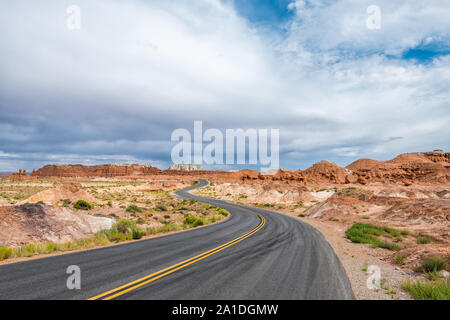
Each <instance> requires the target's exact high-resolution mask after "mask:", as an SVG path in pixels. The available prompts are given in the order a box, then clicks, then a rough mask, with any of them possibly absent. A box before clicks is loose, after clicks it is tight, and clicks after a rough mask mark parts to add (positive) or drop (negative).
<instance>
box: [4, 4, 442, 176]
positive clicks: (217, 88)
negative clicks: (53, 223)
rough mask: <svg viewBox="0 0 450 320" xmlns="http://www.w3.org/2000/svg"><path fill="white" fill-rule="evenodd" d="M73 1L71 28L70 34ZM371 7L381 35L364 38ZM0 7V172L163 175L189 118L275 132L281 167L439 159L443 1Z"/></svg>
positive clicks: (211, 124)
mask: <svg viewBox="0 0 450 320" xmlns="http://www.w3.org/2000/svg"><path fill="white" fill-rule="evenodd" d="M74 3H75V4H76V5H78V6H79V8H80V9H81V29H79V30H70V29H68V28H67V19H68V16H69V15H68V13H67V8H68V6H70V5H72V4H74ZM374 3H375V4H376V5H378V6H379V8H380V10H381V25H380V29H376V30H371V29H369V28H368V27H367V24H366V21H367V19H368V18H369V16H370V14H368V13H367V8H368V7H369V6H370V5H373V4H374ZM0 9H1V10H0V44H1V48H2V50H0V70H2V77H1V78H0V171H11V170H17V169H18V168H25V169H27V170H32V169H33V168H39V167H41V166H43V165H45V164H47V163H83V164H97V163H116V162H139V163H151V164H154V165H156V166H158V167H161V168H165V167H168V166H169V165H170V164H171V159H170V152H171V148H172V146H173V144H171V142H170V136H171V133H172V132H173V130H175V129H177V128H186V129H189V130H192V126H193V122H194V120H202V121H203V123H204V126H205V127H206V128H217V129H219V130H221V131H223V132H224V131H225V130H226V129H237V128H244V129H246V128H256V129H265V128H268V129H271V128H275V129H279V130H280V164H281V167H284V168H288V169H298V168H306V167H308V166H310V165H311V164H313V163H314V162H317V161H320V160H323V159H328V160H331V161H335V162H336V163H337V164H339V165H343V166H344V165H347V164H348V163H350V162H352V161H353V160H355V159H357V158H375V159H379V160H386V159H390V158H392V157H394V156H395V155H397V154H399V153H402V152H415V151H428V150H431V149H437V148H440V149H446V150H448V149H449V141H450V140H449V136H450V125H449V124H450V116H449V108H450V93H449V90H448V88H449V87H450V76H449V74H450V35H449V33H450V20H449V19H448V17H449V16H450V3H449V2H448V1H446V0H430V1H427V3H426V4H425V3H424V2H423V1H422V0H408V1H406V0H405V1H389V0H377V1H373V0H287V1H283V0H273V1H269V0H261V1H251V0H223V1H221V0H195V1H183V0H174V1H156V0H154V1H153V0H145V1H144V0H131V1H127V2H123V1H118V0H104V1H88V0H77V1H68V0H67V1H66V0H64V1H58V2H55V1H50V0H43V1H40V2H39V3H37V2H34V1H16V2H5V3H2V4H1V5H0ZM241 167H242V166H228V167H224V166H215V167H209V168H211V169H223V168H225V169H238V168H241Z"/></svg>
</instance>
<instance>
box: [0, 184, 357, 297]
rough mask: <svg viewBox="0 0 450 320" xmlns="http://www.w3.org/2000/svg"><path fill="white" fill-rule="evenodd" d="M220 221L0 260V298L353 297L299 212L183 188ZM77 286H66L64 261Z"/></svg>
mask: <svg viewBox="0 0 450 320" xmlns="http://www.w3.org/2000/svg"><path fill="white" fill-rule="evenodd" d="M206 184H207V181H205V180H201V181H200V184H199V185H197V186H195V187H191V188H187V189H184V190H181V191H178V192H177V195H178V196H180V197H182V198H190V199H196V200H198V201H201V202H204V203H208V204H212V205H216V206H220V207H222V208H224V209H226V210H228V211H229V212H230V213H231V217H230V218H229V219H227V220H225V221H223V222H220V223H218V224H215V225H211V226H206V227H203V228H198V229H192V230H189V231H186V232H181V233H176V234H171V235H166V236H162V237H158V238H153V239H148V240H144V241H138V242H131V243H126V244H122V245H117V246H112V247H106V248H100V249H95V250H90V251H83V252H76V253H71V254H66V255H59V256H53V257H49V258H43V259H35V260H30V261H25V262H19V263H14V264H9V265H3V266H0V284H1V285H0V299H106V300H110V299H183V300H186V299H188V300H189V299H354V295H353V292H352V289H351V286H350V283H349V280H348V278H347V275H346V273H345V271H344V269H343V267H342V265H341V263H340V261H339V259H338V258H337V257H336V255H335V253H334V251H333V250H332V248H331V247H330V245H329V244H328V243H327V242H326V241H325V239H324V238H323V236H322V235H321V234H320V233H319V232H318V231H316V230H315V229H313V228H312V227H310V226H309V225H307V224H305V223H302V222H301V221H298V220H296V219H293V218H290V217H287V216H284V215H280V214H278V213H275V212H271V211H268V210H263V209H256V208H252V207H245V206H239V205H236V204H232V203H229V202H225V201H220V200H217V199H211V198H204V197H199V196H195V195H191V194H190V193H188V191H189V190H192V189H194V188H198V187H201V186H205V185H206ZM71 265H76V266H78V267H79V268H80V270H81V289H80V290H77V289H75V290H69V289H68V288H67V284H66V282H67V279H68V277H69V276H70V274H67V273H66V271H67V268H68V267H69V266H71Z"/></svg>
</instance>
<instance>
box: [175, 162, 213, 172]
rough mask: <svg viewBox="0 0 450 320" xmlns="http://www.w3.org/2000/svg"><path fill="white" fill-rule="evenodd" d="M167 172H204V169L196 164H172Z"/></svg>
mask: <svg viewBox="0 0 450 320" xmlns="http://www.w3.org/2000/svg"><path fill="white" fill-rule="evenodd" d="M168 170H180V171H205V169H204V168H203V167H202V166H200V165H198V164H184V163H178V164H173V165H171V166H170V167H169V169H168Z"/></svg>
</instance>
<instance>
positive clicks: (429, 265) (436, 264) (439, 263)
mask: <svg viewBox="0 0 450 320" xmlns="http://www.w3.org/2000/svg"><path fill="white" fill-rule="evenodd" d="M446 267H447V261H446V260H445V259H443V258H441V257H436V256H434V257H429V258H427V259H425V261H424V262H422V270H423V272H426V273H430V272H437V271H441V270H444V269H445V268H446Z"/></svg>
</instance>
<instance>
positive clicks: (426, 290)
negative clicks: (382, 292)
mask: <svg viewBox="0 0 450 320" xmlns="http://www.w3.org/2000/svg"><path fill="white" fill-rule="evenodd" d="M402 289H403V290H405V291H406V292H408V293H409V294H411V296H412V297H413V298H414V299H415V300H450V281H449V280H436V281H422V280H416V281H412V280H407V281H405V282H403V284H402Z"/></svg>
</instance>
